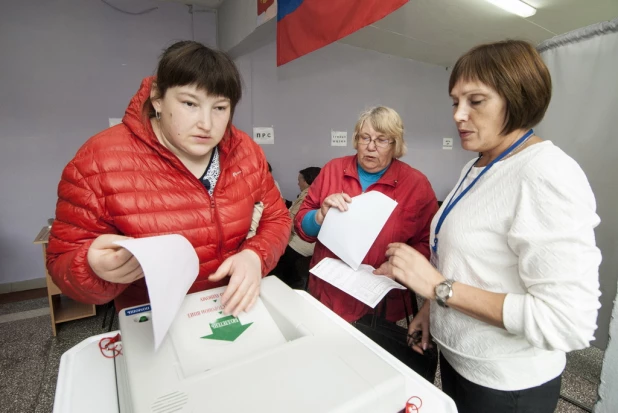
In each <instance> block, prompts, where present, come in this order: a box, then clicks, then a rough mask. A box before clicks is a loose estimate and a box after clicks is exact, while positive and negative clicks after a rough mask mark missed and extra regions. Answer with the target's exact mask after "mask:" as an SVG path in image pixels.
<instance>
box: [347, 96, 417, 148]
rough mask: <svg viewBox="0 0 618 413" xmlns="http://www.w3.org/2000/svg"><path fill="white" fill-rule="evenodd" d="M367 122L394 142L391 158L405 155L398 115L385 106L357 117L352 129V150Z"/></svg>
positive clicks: (401, 123) (372, 109)
mask: <svg viewBox="0 0 618 413" xmlns="http://www.w3.org/2000/svg"><path fill="white" fill-rule="evenodd" d="M367 120H369V122H370V123H371V126H373V128H374V129H375V130H376V131H377V132H380V133H382V134H384V135H385V136H386V137H387V138H389V139H393V140H394V141H395V142H394V145H395V150H394V151H393V157H394V158H395V159H398V158H401V157H402V156H403V155H405V154H406V152H407V151H408V147H407V146H406V143H405V141H404V140H403V121H402V120H401V116H399V113H397V112H396V111H395V110H394V109H391V108H388V107H386V106H376V107H374V108H371V109H369V110H366V111H364V112H363V113H361V115H360V116H359V117H358V121H357V122H356V126H355V127H354V142H353V144H354V149H357V148H358V137H359V134H360V131H361V129H363V125H364V124H365V122H366V121H367Z"/></svg>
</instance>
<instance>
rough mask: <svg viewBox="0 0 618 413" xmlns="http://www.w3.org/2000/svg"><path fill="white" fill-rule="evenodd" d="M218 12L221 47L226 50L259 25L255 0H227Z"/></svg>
mask: <svg viewBox="0 0 618 413" xmlns="http://www.w3.org/2000/svg"><path fill="white" fill-rule="evenodd" d="M218 13H219V47H220V48H221V50H224V51H226V52H227V51H229V50H230V49H232V48H233V47H235V46H237V45H238V44H239V43H240V42H241V41H243V40H244V39H245V38H246V37H247V36H249V35H250V34H251V33H253V31H254V30H255V28H256V26H257V3H256V1H255V0H225V1H224V2H223V3H222V4H221V6H220V7H219V9H218Z"/></svg>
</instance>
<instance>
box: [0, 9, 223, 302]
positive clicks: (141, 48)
mask: <svg viewBox="0 0 618 413" xmlns="http://www.w3.org/2000/svg"><path fill="white" fill-rule="evenodd" d="M123 3H124V4H126V6H125V8H126V9H128V10H130V11H133V12H136V11H139V8H138V4H136V3H131V2H120V1H115V2H114V4H116V5H119V6H120V5H122V4H123ZM142 5H143V6H144V8H148V7H158V9H157V10H155V11H153V12H151V13H147V14H144V15H140V16H132V15H127V14H123V13H120V12H118V11H116V10H114V9H112V8H110V7H109V6H107V5H105V4H103V3H102V2H101V1H99V0H28V1H13V2H3V4H2V6H1V7H0V56H2V63H1V64H0V189H1V191H0V285H3V286H6V285H8V284H9V283H14V282H17V281H23V280H30V279H35V278H41V277H44V274H45V272H44V265H43V260H42V257H41V247H40V246H38V245H33V244H32V240H33V239H34V237H35V236H36V234H37V233H38V232H39V230H40V229H41V227H42V226H43V225H45V224H46V222H47V218H49V217H52V216H53V214H54V210H55V205H56V199H57V197H56V191H57V186H58V181H59V179H60V174H61V172H62V169H63V168H64V166H65V165H66V163H67V162H68V161H69V160H70V159H71V158H72V157H73V155H74V154H75V152H76V151H77V149H78V148H79V147H80V146H81V145H82V144H83V143H84V142H85V141H86V140H87V139H88V138H89V137H91V136H92V135H94V134H95V133H97V132H99V131H101V130H103V129H105V128H107V127H108V118H110V117H116V118H118V117H122V116H123V114H124V110H125V108H126V106H127V104H128V103H129V100H130V98H131V96H133V94H134V93H135V91H136V90H137V89H138V87H139V84H140V81H141V79H142V78H143V77H146V76H149V75H152V74H153V73H154V70H155V67H156V63H157V60H158V57H159V55H160V54H161V52H162V50H163V48H165V47H166V46H168V45H170V44H171V43H172V42H174V41H176V40H183V39H191V37H192V33H191V15H190V14H189V13H188V8H187V6H185V5H182V4H177V3H166V2H159V1H147V0H146V1H140V2H139V6H142ZM144 8H142V9H141V10H143V9H144ZM193 23H194V24H193V26H194V32H195V39H196V40H199V41H201V42H203V43H206V44H208V45H211V46H216V15H215V14H214V13H196V14H194V22H193ZM2 289H3V291H6V288H4V287H3V288H2Z"/></svg>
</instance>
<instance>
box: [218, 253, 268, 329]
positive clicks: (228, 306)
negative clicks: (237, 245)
mask: <svg viewBox="0 0 618 413" xmlns="http://www.w3.org/2000/svg"><path fill="white" fill-rule="evenodd" d="M228 275H229V276H230V282H229V284H228V285H227V288H226V289H225V292H224V293H223V296H222V297H221V303H222V304H223V305H224V307H225V309H224V310H223V312H224V313H225V314H233V315H234V317H237V316H238V314H240V313H241V312H243V311H248V310H250V309H251V308H252V307H253V305H254V304H255V302H256V301H257V298H258V296H259V295H260V282H261V280H262V260H261V259H260V257H259V256H258V255H257V253H255V252H254V251H252V250H249V249H247V250H243V251H241V252H239V253H237V254H234V255H232V256H231V257H229V258H228V259H226V260H225V261H223V263H222V264H221V265H220V266H219V268H218V269H217V271H216V272H215V273H214V274H213V275H211V276H210V277H208V280H209V281H221V280H222V279H223V278H225V277H227V276H228Z"/></svg>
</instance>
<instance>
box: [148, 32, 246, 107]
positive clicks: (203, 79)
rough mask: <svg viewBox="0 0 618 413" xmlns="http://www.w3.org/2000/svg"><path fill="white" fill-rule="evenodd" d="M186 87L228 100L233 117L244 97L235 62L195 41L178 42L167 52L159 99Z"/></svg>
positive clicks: (161, 68)
mask: <svg viewBox="0 0 618 413" xmlns="http://www.w3.org/2000/svg"><path fill="white" fill-rule="evenodd" d="M186 85H195V86H196V87H197V88H198V89H202V90H205V91H206V92H208V94H209V95H214V96H223V97H226V98H228V99H229V100H230V105H231V113H232V115H233V114H234V109H235V108H236V105H237V104H238V102H239V101H240V98H241V96H242V82H241V79H240V73H239V72H238V69H237V68H236V65H235V64H234V62H233V61H232V59H230V57H229V56H228V55H227V54H225V53H223V52H221V51H218V50H213V49H210V48H208V47H206V46H204V45H203V44H201V43H199V42H195V41H192V40H184V41H180V42H176V43H174V44H173V45H171V46H170V47H168V48H167V49H165V51H164V52H163V54H162V55H161V58H160V59H159V65H158V66H157V79H156V88H157V92H158V93H157V96H158V97H161V98H162V97H164V96H165V92H167V90H168V89H169V88H171V87H174V86H186ZM148 103H149V104H150V102H148ZM149 109H151V110H150V111H151V112H152V114H153V115H154V111H153V110H152V108H149ZM230 119H231V118H230Z"/></svg>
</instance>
